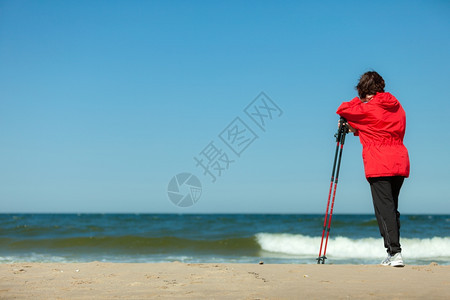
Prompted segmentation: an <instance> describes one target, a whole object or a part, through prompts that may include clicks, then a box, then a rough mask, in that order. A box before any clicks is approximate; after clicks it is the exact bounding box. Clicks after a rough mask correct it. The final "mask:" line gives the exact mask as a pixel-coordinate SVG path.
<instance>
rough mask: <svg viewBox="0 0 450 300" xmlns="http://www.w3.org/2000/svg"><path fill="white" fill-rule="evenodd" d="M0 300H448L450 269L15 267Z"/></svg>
mask: <svg viewBox="0 0 450 300" xmlns="http://www.w3.org/2000/svg"><path fill="white" fill-rule="evenodd" d="M0 298H1V299H117V298H118V299H148V298H163V299H172V298H190V299H325V298H327V299H331V298H333V299H378V298H379V299H381V298H384V299H449V298H450V266H440V265H437V264H435V263H432V264H430V265H425V266H413V265H411V266H406V267H404V268H392V267H383V266H378V265H326V264H325V265H315V264H312V265H296V264H185V263H180V262H173V263H154V264H147V263H123V264H122V263H100V262H91V263H61V264H59V263H15V264H1V265H0Z"/></svg>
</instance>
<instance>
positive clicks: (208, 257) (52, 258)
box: [0, 214, 450, 265]
mask: <svg viewBox="0 0 450 300" xmlns="http://www.w3.org/2000/svg"><path fill="white" fill-rule="evenodd" d="M323 218H324V216H323V215H314V214H305V215H301V214H0V263H14V262H90V261H101V262H133V263H136V262H138V263H147V262H148V263H157V262H172V261H180V262H186V263H259V262H260V261H263V262H265V263H295V264H297V263H299V264H303V263H307V264H315V263H317V261H316V258H317V257H318V253H319V247H320V240H321V235H322V226H323ZM401 244H402V248H403V251H402V253H403V257H404V260H405V263H406V264H418V265H423V264H429V263H431V262H437V263H439V264H443V265H448V264H449V262H450V216H449V215H402V216H401ZM385 255H386V252H385V250H384V247H383V242H382V238H381V237H380V234H379V231H378V226H377V222H376V219H375V217H374V216H373V215H333V221H332V224H331V231H330V240H329V241H328V249H327V260H326V263H327V264H378V263H379V262H380V261H381V260H382V259H383V258H384V257H385Z"/></svg>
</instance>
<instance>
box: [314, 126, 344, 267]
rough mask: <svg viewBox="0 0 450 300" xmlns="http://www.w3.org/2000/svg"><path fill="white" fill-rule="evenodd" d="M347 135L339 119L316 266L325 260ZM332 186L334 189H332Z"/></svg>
mask: <svg viewBox="0 0 450 300" xmlns="http://www.w3.org/2000/svg"><path fill="white" fill-rule="evenodd" d="M347 133H348V126H347V121H346V120H345V119H344V118H342V117H341V119H340V121H339V128H338V131H337V133H336V134H335V135H334V136H335V137H336V151H335V153H334V163H333V171H332V172H331V181H330V190H329V192H328V201H327V209H326V211H325V218H324V222H323V230H322V239H321V241H320V250H319V257H318V258H317V263H318V264H320V263H322V264H324V263H325V259H326V258H327V257H326V252H327V245H328V236H329V234H330V228H331V218H332V216H333V207H334V199H335V197H336V187H337V183H338V178H339V170H340V167H341V158H342V150H343V147H344V142H345V135H346V134H347ZM338 153H339V159H338ZM336 162H337V169H336ZM333 184H334V189H333ZM332 192H333V193H332ZM331 194H333V200H332V202H331V210H330V216H329V218H328V210H329V208H330V199H331ZM327 225H328V226H327ZM325 231H327V237H326V241H325V248H324V252H323V256H322V246H323V239H324V237H325Z"/></svg>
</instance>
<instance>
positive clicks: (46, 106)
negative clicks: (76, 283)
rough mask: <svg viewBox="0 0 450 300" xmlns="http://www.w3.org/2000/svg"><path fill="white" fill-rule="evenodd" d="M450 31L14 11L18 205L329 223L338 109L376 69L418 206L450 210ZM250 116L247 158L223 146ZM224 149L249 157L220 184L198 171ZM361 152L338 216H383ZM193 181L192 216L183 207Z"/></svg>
mask: <svg viewBox="0 0 450 300" xmlns="http://www.w3.org/2000/svg"><path fill="white" fill-rule="evenodd" d="M449 37H450V3H449V2H448V1H308V2H303V1H5V0H0V212H124V213H126V212H136V213H146V212H147V213H151V212H155V213H161V212H163V213H183V212H186V213H230V212H243V213H248V212H253V213H265V212H275V213H323V212H324V211H325V205H326V199H327V195H328V187H329V180H330V175H331V166H332V160H333V155H334V147H335V141H334V138H333V135H334V132H335V131H336V124H337V119H338V117H337V115H336V114H335V111H336V108H337V107H338V106H339V104H340V103H341V102H342V101H348V100H350V99H351V98H353V97H354V96H356V92H355V90H354V86H355V84H356V83H357V80H358V78H359V76H360V75H361V74H362V73H364V72H365V71H368V70H371V69H374V70H376V71H378V72H379V73H380V74H381V75H382V76H383V77H384V78H385V80H386V83H387V84H386V90H387V91H389V92H391V93H393V94H394V95H395V96H396V97H397V98H398V99H399V100H400V101H401V103H402V105H403V107H404V108H405V110H406V113H407V132H406V138H405V144H406V146H407V147H408V150H409V153H410V158H411V177H410V178H409V179H408V180H406V182H405V184H404V187H403V190H402V193H401V199H400V211H401V212H403V213H447V214H448V213H450V202H449V200H450V151H449V150H450V130H449V126H448V117H449V116H450V96H449V93H448V91H447V90H448V87H449V83H450V75H449V74H450V73H449V69H450V55H449V53H450V38H449ZM261 91H264V92H265V93H266V94H267V95H268V96H269V97H270V98H271V99H272V100H273V101H274V102H275V103H276V104H277V105H278V106H279V107H280V108H281V109H282V111H283V114H282V115H281V116H280V117H279V118H276V119H274V120H272V121H273V122H271V123H270V124H268V126H267V130H266V132H262V131H261V130H259V129H258V128H257V127H255V124H254V123H253V124H252V123H251V121H250V120H249V119H245V117H246V115H245V113H244V108H245V107H246V106H247V105H248V104H249V103H250V102H251V101H252V100H253V99H254V98H255V97H256V96H257V95H258V94H259V93H260V92H261ZM238 116H239V117H241V119H242V120H243V121H244V122H246V124H247V125H248V126H253V127H252V128H253V129H254V130H255V133H256V134H257V135H258V136H259V138H258V139H257V140H256V141H255V142H254V143H252V144H251V146H249V147H248V148H247V149H246V150H245V152H243V154H242V155H241V157H235V156H232V154H233V153H231V152H230V151H229V150H227V149H226V148H225V146H223V144H222V145H220V139H219V137H218V135H219V134H220V133H221V132H222V130H223V129H224V128H225V127H226V126H227V125H228V124H229V123H230V122H231V121H232V120H233V119H234V118H235V117H238ZM258 130H259V131H258ZM211 141H213V142H214V143H217V145H220V146H222V147H221V148H223V149H222V150H223V151H228V152H229V153H228V154H229V156H230V157H231V158H233V159H235V162H234V163H233V164H231V165H230V167H229V169H228V170H226V171H224V173H222V176H221V177H219V178H218V179H217V181H216V182H215V183H212V182H211V180H210V179H209V177H206V176H204V175H203V174H202V170H201V169H200V168H198V167H196V166H195V161H194V160H193V157H194V156H197V155H198V154H199V153H200V152H201V151H202V150H203V149H204V148H205V147H206V146H207V145H208V143H209V142H211ZM343 156H344V157H343V161H342V169H341V176H340V182H339V186H338V191H337V197H336V206H335V212H336V213H372V204H371V197H370V191H369V186H368V184H367V182H366V180H365V178H364V171H363V165H362V158H361V145H360V144H359V140H358V139H357V138H354V137H350V136H349V137H348V140H347V143H346V145H345V148H344V155H343ZM181 172H191V173H193V174H194V175H196V176H197V177H198V178H199V179H200V181H201V182H202V185H203V194H202V196H201V198H200V200H199V201H198V203H196V204H195V205H194V206H192V207H191V208H186V209H181V208H179V207H176V206H175V205H173V204H172V203H171V202H170V201H169V199H168V195H167V186H168V183H169V181H170V179H171V178H172V177H173V176H174V175H176V174H178V173H181Z"/></svg>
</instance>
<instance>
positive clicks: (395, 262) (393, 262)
mask: <svg viewBox="0 0 450 300" xmlns="http://www.w3.org/2000/svg"><path fill="white" fill-rule="evenodd" d="M381 264H382V265H383V266H391V267H404V266H405V264H404V263H403V257H402V254H401V253H400V252H399V253H395V254H394V255H390V254H388V256H387V257H386V258H385V259H384V260H383V261H382V262H381Z"/></svg>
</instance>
